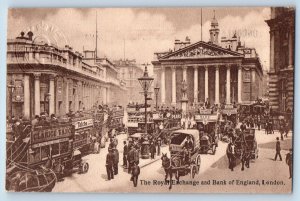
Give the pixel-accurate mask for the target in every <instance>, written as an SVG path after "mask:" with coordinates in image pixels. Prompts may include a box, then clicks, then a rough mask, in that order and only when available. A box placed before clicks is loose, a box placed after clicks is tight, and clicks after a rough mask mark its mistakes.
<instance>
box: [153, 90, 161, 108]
mask: <svg viewBox="0 0 300 201" xmlns="http://www.w3.org/2000/svg"><path fill="white" fill-rule="evenodd" d="M159 89H160V88H159V86H158V85H156V87H154V93H155V109H156V110H157V97H158V93H159Z"/></svg>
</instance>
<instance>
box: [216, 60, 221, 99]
mask: <svg viewBox="0 0 300 201" xmlns="http://www.w3.org/2000/svg"><path fill="white" fill-rule="evenodd" d="M215 72H216V76H215V79H216V80H215V104H220V88H219V87H220V82H219V79H220V78H219V77H220V72H219V66H218V65H217V66H216V69H215Z"/></svg>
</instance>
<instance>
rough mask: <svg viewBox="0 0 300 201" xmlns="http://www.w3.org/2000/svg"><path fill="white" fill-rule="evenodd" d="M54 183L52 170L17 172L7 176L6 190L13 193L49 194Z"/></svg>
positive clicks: (55, 179) (55, 178)
mask: <svg viewBox="0 0 300 201" xmlns="http://www.w3.org/2000/svg"><path fill="white" fill-rule="evenodd" d="M56 182H57V177H56V174H55V172H54V171H53V170H52V169H41V170H19V171H16V172H15V173H13V174H12V175H10V176H8V178H7V180H6V189H7V190H8V191H13V192H51V191H52V189H53V188H54V186H55V183H56Z"/></svg>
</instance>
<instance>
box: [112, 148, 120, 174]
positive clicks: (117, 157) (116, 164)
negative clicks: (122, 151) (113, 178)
mask: <svg viewBox="0 0 300 201" xmlns="http://www.w3.org/2000/svg"><path fill="white" fill-rule="evenodd" d="M112 150H113V155H114V164H113V168H114V175H117V174H118V166H119V151H118V149H117V147H113V149H112Z"/></svg>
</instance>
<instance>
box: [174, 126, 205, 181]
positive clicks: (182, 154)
mask: <svg viewBox="0 0 300 201" xmlns="http://www.w3.org/2000/svg"><path fill="white" fill-rule="evenodd" d="M189 142H190V143H189ZM189 144H190V145H189ZM199 144H200V142H199V131H198V130H196V129H191V130H177V131H174V132H173V133H172V134H171V143H170V153H171V168H172V170H173V171H175V172H176V176H178V177H179V176H185V175H187V174H190V177H191V178H194V177H195V175H196V174H199V172H200V165H201V157H200V154H199V149H200V146H199ZM178 179H179V178H178Z"/></svg>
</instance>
